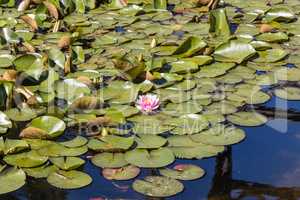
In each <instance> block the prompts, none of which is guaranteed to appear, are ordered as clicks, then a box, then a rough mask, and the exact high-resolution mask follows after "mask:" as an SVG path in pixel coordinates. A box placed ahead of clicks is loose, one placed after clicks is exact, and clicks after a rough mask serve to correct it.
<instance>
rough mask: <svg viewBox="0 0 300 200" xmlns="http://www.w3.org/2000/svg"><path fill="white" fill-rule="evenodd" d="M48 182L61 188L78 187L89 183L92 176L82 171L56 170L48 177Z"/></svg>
mask: <svg viewBox="0 0 300 200" xmlns="http://www.w3.org/2000/svg"><path fill="white" fill-rule="evenodd" d="M47 181H48V183H50V184H51V185H53V186H55V187H57V188H61V189H77V188H82V187H85V186H87V185H89V184H90V183H91V182H92V178H91V177H90V176H89V175H88V174H86V173H83V172H80V171H74V170H73V171H62V170H59V171H56V172H53V173H51V174H50V175H49V176H48V178H47Z"/></svg>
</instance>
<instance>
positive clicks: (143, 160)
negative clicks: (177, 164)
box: [125, 148, 175, 168]
mask: <svg viewBox="0 0 300 200" xmlns="http://www.w3.org/2000/svg"><path fill="white" fill-rule="evenodd" d="M125 159H126V161H127V162H129V163H130V164H132V165H135V166H138V167H144V168H158V167H164V166H167V165H169V164H171V163H172V162H174V160H175V157H174V155H173V153H172V151H170V150H169V149H167V148H160V149H156V150H152V151H148V150H146V149H134V150H131V151H128V152H126V154H125Z"/></svg>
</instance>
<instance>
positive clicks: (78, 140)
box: [60, 136, 88, 148]
mask: <svg viewBox="0 0 300 200" xmlns="http://www.w3.org/2000/svg"><path fill="white" fill-rule="evenodd" d="M87 142H88V140H87V139H86V138H85V137H82V136H76V137H75V138H74V139H72V140H70V141H66V142H61V143H60V144H62V145H64V146H65V147H69V148H75V147H81V146H83V145H85V144H87Z"/></svg>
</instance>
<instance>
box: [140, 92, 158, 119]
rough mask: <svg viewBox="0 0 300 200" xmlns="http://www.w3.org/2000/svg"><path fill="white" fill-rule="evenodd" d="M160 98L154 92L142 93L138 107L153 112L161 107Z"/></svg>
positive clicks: (148, 112)
mask: <svg viewBox="0 0 300 200" xmlns="http://www.w3.org/2000/svg"><path fill="white" fill-rule="evenodd" d="M159 104H160V102H159V98H158V96H156V95H154V94H146V95H140V96H139V98H138V100H137V102H136V107H137V108H138V109H139V110H140V111H142V112H143V113H145V114H151V113H153V112H154V111H155V110H157V109H158V108H159Z"/></svg>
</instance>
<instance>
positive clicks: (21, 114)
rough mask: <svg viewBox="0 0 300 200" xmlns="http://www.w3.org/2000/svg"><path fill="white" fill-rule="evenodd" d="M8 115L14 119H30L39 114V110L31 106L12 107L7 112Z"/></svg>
mask: <svg viewBox="0 0 300 200" xmlns="http://www.w3.org/2000/svg"><path fill="white" fill-rule="evenodd" d="M5 114H7V116H8V117H9V118H10V119H11V120H13V121H18V122H20V121H29V120H31V119H33V118H35V117H36V116H37V112H36V111H35V110H33V109H30V108H23V109H20V110H19V109H18V108H12V109H9V110H7V111H6V112H5Z"/></svg>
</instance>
